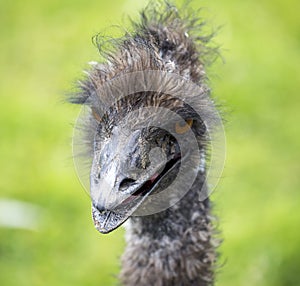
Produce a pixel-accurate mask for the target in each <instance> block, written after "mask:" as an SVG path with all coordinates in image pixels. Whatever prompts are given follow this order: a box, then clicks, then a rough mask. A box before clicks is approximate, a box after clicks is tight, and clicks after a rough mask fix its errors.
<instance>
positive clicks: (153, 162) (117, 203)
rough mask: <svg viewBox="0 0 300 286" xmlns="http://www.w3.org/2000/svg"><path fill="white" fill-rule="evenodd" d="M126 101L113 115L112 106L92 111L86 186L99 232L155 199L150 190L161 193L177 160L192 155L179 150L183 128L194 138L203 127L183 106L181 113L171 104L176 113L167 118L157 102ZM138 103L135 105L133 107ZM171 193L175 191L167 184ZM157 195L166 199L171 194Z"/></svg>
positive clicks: (175, 170)
mask: <svg viewBox="0 0 300 286" xmlns="http://www.w3.org/2000/svg"><path fill="white" fill-rule="evenodd" d="M165 103H166V102H165ZM169 104H171V105H172V104H174V103H173V102H172V101H170V102H169ZM135 105H136V104H135ZM158 105H159V104H158ZM132 107H133V106H132V105H131V104H130V103H128V102H126V108H125V109H126V110H123V111H124V112H120V111H119V112H118V114H119V118H118V119H117V120H116V116H115V114H114V115H113V116H112V114H113V109H112V110H111V111H110V113H108V114H106V115H105V116H104V117H103V118H101V119H100V118H99V117H98V116H97V115H96V116H95V117H96V118H97V119H96V121H97V125H98V127H97V132H96V134H95V136H94V140H93V149H94V150H93V163H92V168H91V175H90V186H91V190H90V191H91V198H92V214H93V220H94V224H95V226H96V228H97V229H98V230H99V231H100V232H101V233H108V232H110V231H112V230H114V229H115V228H117V227H118V226H120V225H121V224H122V223H123V222H125V221H126V220H127V219H128V218H129V217H130V216H131V215H133V214H134V213H135V212H137V211H139V210H142V209H143V208H144V209H145V208H147V207H149V206H150V205H153V204H155V201H154V200H153V199H152V197H153V196H152V195H153V194H163V192H164V190H165V189H166V188H167V187H168V186H170V185H171V184H172V182H173V181H174V180H175V178H176V176H177V174H178V172H179V169H180V166H181V165H183V162H187V161H189V160H191V158H192V157H191V154H189V153H188V152H185V153H184V152H183V151H184V150H182V148H184V147H182V146H185V147H188V146H189V144H190V142H188V140H186V137H187V134H188V133H191V134H193V136H196V137H197V141H196V144H197V142H198V141H199V142H200V141H201V134H203V131H204V130H203V125H201V123H200V122H199V120H198V119H197V118H196V116H195V115H193V113H192V112H187V110H185V111H184V113H181V112H180V108H177V109H175V110H174V106H173V107H172V108H173V112H175V114H176V116H177V117H176V118H170V116H169V114H168V113H166V112H164V110H163V112H162V111H161V110H160V111H159V110H158V108H157V107H156V108H154V109H152V110H149V109H148V108H147V107H146V108H145V109H143V112H138V113H134V112H128V110H129V109H130V110H132ZM135 107H136V106H135ZM144 107H145V105H143V104H141V105H139V110H138V111H140V110H141V108H144ZM170 109H171V107H170ZM120 114H121V116H120ZM112 117H113V119H112ZM158 125H159V126H160V127H158ZM179 141H181V142H184V143H181V144H179ZM191 169H192V168H191ZM192 171H193V172H194V173H195V172H198V169H195V170H192ZM172 193H173V195H174V196H175V195H176V192H175V191H173V190H172ZM160 197H161V199H163V200H172V195H161V196H160ZM157 203H159V202H156V204H157Z"/></svg>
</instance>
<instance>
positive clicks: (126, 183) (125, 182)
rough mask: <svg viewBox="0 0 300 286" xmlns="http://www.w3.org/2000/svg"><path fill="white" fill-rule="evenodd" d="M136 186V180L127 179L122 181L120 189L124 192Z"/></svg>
mask: <svg viewBox="0 0 300 286" xmlns="http://www.w3.org/2000/svg"><path fill="white" fill-rule="evenodd" d="M134 184H135V180H134V179H131V178H125V179H123V180H122V182H121V183H120V185H119V189H120V190H121V191H124V190H125V189H127V188H129V187H130V186H132V185H134Z"/></svg>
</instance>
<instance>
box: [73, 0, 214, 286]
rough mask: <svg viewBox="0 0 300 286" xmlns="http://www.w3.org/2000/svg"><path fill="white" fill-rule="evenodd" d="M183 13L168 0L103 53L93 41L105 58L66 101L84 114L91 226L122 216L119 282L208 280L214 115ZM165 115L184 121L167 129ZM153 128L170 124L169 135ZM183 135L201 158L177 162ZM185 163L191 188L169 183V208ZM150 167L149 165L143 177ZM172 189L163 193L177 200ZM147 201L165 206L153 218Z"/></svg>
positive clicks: (193, 22) (195, 40) (112, 223)
mask: <svg viewBox="0 0 300 286" xmlns="http://www.w3.org/2000/svg"><path fill="white" fill-rule="evenodd" d="M186 9H188V6H185V7H183V8H182V9H181V10H180V11H179V10H178V9H177V8H176V7H175V6H174V5H172V4H170V3H169V2H167V1H164V2H162V1H161V2H159V5H154V4H152V5H149V6H148V7H147V8H146V9H145V10H144V11H142V12H141V19H140V22H139V23H136V22H133V32H130V33H129V32H127V33H126V34H125V35H124V37H122V38H121V39H117V40H110V42H111V44H112V48H111V49H110V50H109V51H107V50H103V49H102V45H101V43H102V40H103V39H102V38H101V37H98V38H96V43H97V44H98V47H99V50H100V52H101V53H102V55H103V56H104V57H105V59H106V61H105V62H103V63H96V64H94V65H93V67H92V69H91V70H90V71H89V72H88V76H87V77H86V78H85V79H84V80H83V81H81V84H80V87H79V92H78V93H76V94H75V95H74V96H73V97H72V98H71V99H70V101H71V102H73V103H77V104H83V105H87V106H89V107H90V109H91V113H90V116H89V118H88V121H87V123H86V135H85V136H86V139H87V141H88V142H89V143H88V144H87V145H88V148H89V150H90V154H91V156H92V157H93V163H92V167H91V178H90V180H91V198H92V203H93V219H94V223H95V226H96V228H97V229H98V230H99V231H100V232H103V233H106V232H109V231H112V230H113V229H115V228H117V227H118V226H119V225H121V224H122V223H123V222H125V221H126V220H127V219H129V220H128V221H127V222H126V241H127V247H126V249H125V253H124V254H123V256H122V270H121V273H120V281H121V283H122V284H123V285H130V286H132V285H157V286H159V285H161V286H165V285H197V286H201V285H203V286H204V285H206V286H207V285H212V284H213V281H214V269H215V262H216V256H217V255H216V247H217V245H218V239H216V238H215V230H214V224H213V221H212V216H211V205H210V202H209V199H208V198H207V196H208V193H209V190H208V188H207V183H206V170H205V167H206V165H205V160H204V159H205V158H204V157H205V156H206V154H207V152H208V145H209V140H210V138H209V132H210V131H211V130H209V129H210V128H212V127H213V125H214V123H215V121H216V117H217V115H216V114H217V111H216V108H215V106H214V104H213V102H212V100H211V98H210V90H209V88H208V87H207V76H206V74H205V70H204V68H205V65H206V64H207V59H208V57H210V56H211V54H214V53H213V51H212V50H211V49H210V48H209V47H208V45H207V42H208V40H209V39H210V37H211V36H210V35H209V36H199V34H201V29H202V27H203V22H202V21H201V20H200V19H199V18H197V16H195V13H191V12H187V11H185V10H186ZM189 11H191V10H189ZM150 107H151V108H154V111H155V112H151V111H149V110H150V109H147V108H150ZM146 109H147V110H146ZM140 110H142V111H143V117H140V116H141V112H139V111H140ZM166 110H167V111H171V112H173V113H176V114H177V115H178V116H180V117H181V118H182V119H183V123H180V124H181V125H176V124H175V122H173V121H172V120H171V119H170V114H169V113H168V112H167V111H166ZM152 111H153V110H152ZM135 112H138V113H135ZM124 118H125V120H124ZM137 118H138V120H137ZM153 122H156V123H157V122H159V124H161V122H163V123H164V124H167V125H168V124H169V125H168V126H171V127H170V128H171V129H172V128H173V129H172V130H173V131H170V132H168V131H166V129H165V127H164V126H166V125H163V126H159V127H156V126H154V124H153ZM128 126H129V127H128ZM174 126H175V127H174ZM178 126H179V127H178ZM174 128H175V129H174ZM172 132H173V133H172ZM186 132H192V134H193V136H194V137H195V140H196V141H195V144H194V145H196V147H197V149H198V150H200V151H199V152H200V157H201V156H204V157H203V158H202V157H201V158H200V160H198V161H199V163H197V164H196V163H195V162H198V161H197V160H196V156H194V155H193V154H189V155H187V158H185V157H183V156H182V152H183V151H184V150H183V149H184V148H183V147H182V145H180V144H179V143H178V142H177V137H176V136H179V137H180V136H181V139H180V140H183V141H182V142H183V145H185V146H189V143H190V142H188V141H187V139H186V138H184V137H188V135H187V134H188V133H186ZM181 133H183V134H181ZM172 134H173V135H172ZM174 134H175V135H174ZM153 148H160V149H161V150H163V153H164V156H165V158H166V162H167V164H166V165H165V167H161V166H153V165H154V163H153V162H154V161H151V160H152V159H151V156H150V155H149V154H150V152H151V150H152V149H153ZM203 154H204V155H203ZM157 164H159V163H157ZM184 165H186V166H187V168H186V169H184V170H191V171H192V172H191V173H192V174H194V175H195V176H194V181H193V182H192V184H191V186H190V187H188V188H187V187H186V183H187V182H186V181H183V182H180V183H179V185H177V189H179V191H180V190H181V189H186V190H185V191H184V192H183V193H180V195H178V198H177V200H176V202H175V204H174V203H173V201H172V200H173V198H170V196H172V195H170V196H169V195H167V196H163V194H164V193H163V192H164V189H166V188H168V187H169V186H171V188H172V181H173V180H174V179H175V178H176V176H177V175H178V172H179V171H180V168H184ZM149 166H152V167H153V168H154V169H153V170H152V171H153V172H152V171H151V172H152V173H151V174H150V173H149V168H150V167H149ZM166 166H167V167H166ZM147 170H148V171H147ZM177 189H175V187H174V189H172V191H173V192H174V194H176V195H177ZM153 194H154V195H159V198H160V200H161V198H163V199H164V200H166V201H167V200H170V202H169V205H168V206H170V207H169V208H166V207H161V209H160V210H161V211H160V212H155V211H153V209H154V210H155V208H156V207H157V206H158V208H159V207H160V205H159V203H160V202H159V200H157V201H155V199H151V198H152V195H153ZM203 198H205V199H203ZM147 211H148V212H149V213H145V212H147ZM143 212H144V213H143ZM139 213H141V214H142V215H137V214H139ZM145 214H148V215H145Z"/></svg>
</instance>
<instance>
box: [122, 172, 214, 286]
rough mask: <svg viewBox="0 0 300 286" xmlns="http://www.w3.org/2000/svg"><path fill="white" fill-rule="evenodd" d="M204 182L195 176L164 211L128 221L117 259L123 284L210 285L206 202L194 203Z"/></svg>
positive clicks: (210, 246) (211, 248)
mask: <svg viewBox="0 0 300 286" xmlns="http://www.w3.org/2000/svg"><path fill="white" fill-rule="evenodd" d="M203 182H204V178H203V177H202V176H200V177H199V178H198V179H197V181H196V182H195V184H194V185H193V188H192V189H191V190H190V191H189V192H188V193H187V194H186V196H185V197H184V198H182V199H181V200H180V201H179V202H178V203H177V204H176V205H174V206H173V207H171V208H169V209H167V210H166V211H163V212H161V213H158V214H154V215H150V216H144V217H133V218H131V220H130V221H129V223H128V224H127V229H126V241H127V247H126V250H125V253H124V254H123V256H122V271H121V274H120V278H121V282H122V283H123V285H125V286H129V285H130V286H131V285H141V286H143V285H147V286H148V285H157V286H166V285H170V286H171V285H176V286H177V285H178V286H180V285H182V286H191V285H197V286H207V285H212V282H213V267H214V262H215V256H216V255H215V246H214V240H213V238H212V235H213V227H212V225H211V221H210V215H209V213H210V203H209V200H208V199H206V200H205V201H203V202H200V201H199V199H198V198H199V192H200V189H201V187H202V185H203ZM202 191H203V189H202Z"/></svg>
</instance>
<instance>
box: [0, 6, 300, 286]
mask: <svg viewBox="0 0 300 286" xmlns="http://www.w3.org/2000/svg"><path fill="white" fill-rule="evenodd" d="M145 3H146V1H140V0H114V1H102V0H97V1H95V0H90V1H86V0H72V1H71V0H43V1H37V0H28V1H21V0H14V1H5V0H0V35H1V38H0V47H1V53H0V98H1V101H0V132H1V133H0V136H1V139H0V284H1V285H3V286H6V285H8V286H11V285H18V286H27V285H31V286H35V285H73V286H75V285H78V286H79V285H104V286H109V285H115V284H116V278H115V275H116V274H117V273H118V270H119V257H120V255H121V253H122V250H123V248H124V240H123V235H124V230H123V229H122V228H120V229H118V230H117V231H115V232H114V233H112V234H109V235H105V236H104V235H100V234H99V233H97V232H96V230H95V229H94V227H93V224H92V220H91V216H90V201H89V197H88V195H87V194H86V193H85V191H84V190H83V189H82V187H81V185H80V182H79V180H78V178H77V177H76V174H75V171H74V167H73V162H72V152H71V138H72V132H73V124H74V121H75V119H76V117H77V115H78V113H79V107H76V106H71V105H69V104H66V103H65V102H64V94H65V93H66V92H69V91H71V90H72V88H73V86H74V82H75V81H76V79H78V78H80V77H81V76H82V70H83V69H85V68H87V62H89V61H91V60H97V59H99V55H98V53H97V49H96V48H95V47H94V46H93V45H92V42H91V38H92V36H93V35H95V34H96V33H98V32H99V31H103V30H105V27H109V26H111V25H114V24H122V23H124V22H125V23H126V22H128V21H127V18H126V17H125V18H124V17H123V16H122V15H124V14H127V15H130V16H132V17H133V18H136V17H137V15H138V14H137V13H138V11H139V10H140V9H141V8H142V7H143V6H144V4H145ZM193 5H194V6H195V7H198V8H199V7H201V6H203V7H205V9H204V11H203V16H204V17H207V18H208V19H209V21H208V23H209V25H210V26H211V27H212V28H213V29H216V28H217V27H219V26H222V28H221V30H219V33H218V34H217V35H216V37H215V39H214V41H215V42H216V43H218V44H219V45H220V47H221V54H222V56H223V58H224V59H225V62H223V61H222V60H218V61H217V62H216V63H215V65H214V66H213V67H212V68H210V69H209V74H210V78H211V86H212V88H213V94H214V96H215V97H216V98H218V101H219V102H220V103H221V104H223V105H224V106H225V108H224V109H225V110H226V112H227V115H226V118H227V123H226V135H227V144H228V146H227V162H226V168H225V170H224V173H223V175H222V179H221V182H220V184H219V186H218V188H217V190H216V191H215V192H214V194H213V200H214V202H215V213H216V214H217V215H218V216H219V219H220V223H219V228H220V230H221V232H222V234H221V236H222V237H223V239H224V242H223V245H222V246H221V248H220V253H221V257H220V263H221V264H223V266H222V267H221V268H220V269H219V270H218V276H217V285H219V286H221V285H222V286H232V285H239V286H240V285H243V286H247V285H256V286H297V285H300V272H299V269H300V231H299V228H300V204H299V203H300V179H299V177H300V168H299V161H300V156H299V149H300V135H299V124H300V120H299V119H300V115H299V114H300V109H299V107H300V106H299V103H300V100H299V90H300V53H299V52H300V17H299V11H300V2H299V1H296V0H289V1H281V0H244V1H238V0H226V1H224V0H215V1H208V0H206V1H205V0H203V1H194V4H193ZM122 18H123V19H124V20H121V19H122ZM122 25H123V24H122ZM20 203H22V204H20Z"/></svg>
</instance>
